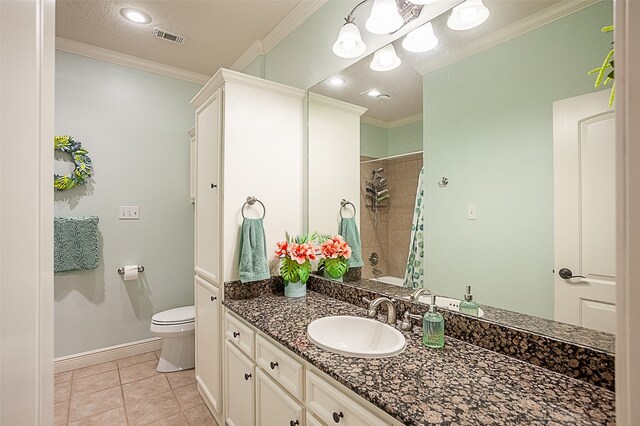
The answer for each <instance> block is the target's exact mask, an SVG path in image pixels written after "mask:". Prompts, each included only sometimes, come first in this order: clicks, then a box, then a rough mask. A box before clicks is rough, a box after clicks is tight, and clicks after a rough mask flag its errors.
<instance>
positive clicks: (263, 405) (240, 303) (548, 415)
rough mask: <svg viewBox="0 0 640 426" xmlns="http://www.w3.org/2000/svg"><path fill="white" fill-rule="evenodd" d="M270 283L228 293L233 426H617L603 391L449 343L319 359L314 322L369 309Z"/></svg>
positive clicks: (413, 336)
mask: <svg viewBox="0 0 640 426" xmlns="http://www.w3.org/2000/svg"><path fill="white" fill-rule="evenodd" d="M312 280H315V281H316V282H322V281H326V280H323V279H321V278H315V277H314V278H312ZM274 281H275V283H266V284H264V285H263V286H262V289H263V292H261V293H256V290H255V289H253V290H252V291H254V293H253V294H247V288H246V287H247V286H243V285H242V284H240V283H239V282H237V283H227V284H226V285H225V288H226V292H227V295H228V298H227V299H226V300H225V301H224V302H223V304H224V310H225V325H224V327H225V343H224V344H225V359H226V360H225V362H226V363H227V365H228V368H226V369H225V372H226V373H225V395H226V396H227V400H228V401H229V402H228V403H227V404H228V405H227V406H226V407H227V409H226V417H225V421H227V424H234V425H240V424H242V425H254V424H256V425H261V424H262V425H264V424H292V425H294V424H295V425H302V424H307V425H315V424H326V425H330V424H340V423H344V424H349V425H352V424H362V425H383V424H384V425H397V424H408V425H421V424H448V423H455V424H468V425H475V424H496V425H514V424H540V423H553V424H567V425H574V424H583V425H588V424H593V425H601V424H608V423H614V422H615V406H614V402H615V394H614V393H613V392H611V391H609V390H606V389H605V388H603V387H598V386H594V385H592V384H589V383H586V382H585V381H581V380H576V379H572V378H569V377H567V376H565V375H562V374H558V373H555V372H552V371H549V370H547V369H543V368H540V367H537V366H534V365H532V364H529V363H526V362H521V361H519V360H516V359H514V358H512V357H509V356H506V355H503V354H499V353H496V352H493V351H490V350H486V349H483V348H480V347H478V346H474V345H471V344H469V343H467V342H465V341H462V340H458V339H455V338H452V337H450V336H447V337H446V344H445V347H444V348H442V349H439V350H433V349H428V348H425V347H424V346H422V342H421V334H420V328H419V327H414V329H413V330H412V331H403V332H402V333H403V334H404V336H405V339H406V343H407V344H406V348H405V350H404V351H403V352H402V353H400V354H398V355H396V356H393V357H388V358H373V359H365V358H356V357H346V356H343V355H338V354H335V353H332V352H329V351H326V350H324V349H320V348H318V347H316V346H315V345H314V344H313V343H311V342H310V341H309V339H308V338H307V331H306V329H307V326H308V324H309V323H310V322H311V321H313V320H315V319H318V318H322V317H326V316H331V315H350V316H357V317H366V314H367V311H366V309H364V308H362V307H360V306H356V305H354V304H351V303H348V302H345V301H343V300H338V299H336V298H334V297H330V296H328V295H326V294H322V293H321V292H315V291H308V293H307V296H306V297H304V298H300V299H291V298H286V297H284V296H283V295H282V293H281V284H278V280H277V279H274ZM279 286H280V287H279ZM316 288H317V287H316ZM334 296H335V295H334ZM353 296H355V295H353ZM379 319H380V320H383V318H382V315H381V316H380V318H379ZM234 401H235V402H234ZM249 402H251V404H252V406H253V407H255V418H254V417H252V416H253V415H252V411H251V410H249V407H248V406H247V404H248V403H249ZM234 404H239V405H237V406H234ZM241 407H244V408H242V409H241ZM341 414H342V415H341ZM235 416H237V417H235ZM303 418H306V423H305V421H304V420H303ZM296 422H297V423H296Z"/></svg>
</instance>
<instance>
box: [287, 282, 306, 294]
mask: <svg viewBox="0 0 640 426" xmlns="http://www.w3.org/2000/svg"><path fill="white" fill-rule="evenodd" d="M284 295H285V296H287V297H303V296H306V295H307V283H304V284H302V283H301V282H300V281H298V282H295V283H290V282H289V281H285V283H284Z"/></svg>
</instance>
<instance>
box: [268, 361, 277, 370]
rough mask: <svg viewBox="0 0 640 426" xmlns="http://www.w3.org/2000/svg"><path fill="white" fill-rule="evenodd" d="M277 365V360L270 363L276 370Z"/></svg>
mask: <svg viewBox="0 0 640 426" xmlns="http://www.w3.org/2000/svg"><path fill="white" fill-rule="evenodd" d="M277 366H278V362H277V361H276V362H270V363H269V367H271V369H272V370H275V369H276V367H277Z"/></svg>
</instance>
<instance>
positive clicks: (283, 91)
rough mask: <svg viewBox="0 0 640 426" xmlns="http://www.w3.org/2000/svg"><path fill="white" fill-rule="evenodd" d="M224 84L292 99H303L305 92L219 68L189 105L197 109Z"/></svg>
mask: <svg viewBox="0 0 640 426" xmlns="http://www.w3.org/2000/svg"><path fill="white" fill-rule="evenodd" d="M225 83H233V84H238V85H242V86H249V87H254V88H259V89H262V90H268V91H270V92H274V93H278V94H280V95H285V96H292V97H294V98H299V99H301V100H302V99H303V98H304V96H305V93H306V92H305V91H304V90H302V89H296V88H295V87H290V86H286V85H284V84H280V83H276V82H274V81H269V80H265V79H262V78H258V77H254V76H251V75H248V74H243V73H241V72H238V71H233V70H229V69H226V68H220V69H219V70H218V72H216V73H215V74H214V75H213V77H211V79H210V80H209V81H208V82H207V84H205V85H204V87H203V88H202V89H200V91H199V92H198V93H197V94H196V95H195V96H194V98H193V99H192V100H191V105H193V106H194V107H196V109H197V108H199V107H200V106H202V105H203V104H204V103H205V102H206V101H207V99H209V97H211V96H212V95H213V94H214V93H215V92H216V90H218V89H219V88H220V87H221V86H222V85H223V84H225Z"/></svg>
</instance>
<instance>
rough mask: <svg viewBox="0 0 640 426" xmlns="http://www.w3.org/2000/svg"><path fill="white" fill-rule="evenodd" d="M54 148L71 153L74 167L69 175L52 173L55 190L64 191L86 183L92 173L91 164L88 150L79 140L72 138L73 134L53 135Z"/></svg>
mask: <svg viewBox="0 0 640 426" xmlns="http://www.w3.org/2000/svg"><path fill="white" fill-rule="evenodd" d="M53 146H54V149H56V150H58V151H61V152H65V153H67V154H69V155H71V159H72V160H73V164H75V169H73V172H71V174H69V175H65V176H60V175H53V187H54V188H55V189H56V190H57V191H66V190H67V189H71V188H73V187H75V186H78V185H82V184H85V183H87V179H89V178H90V177H91V175H92V174H93V166H92V165H91V158H89V156H88V155H87V154H88V151H87V150H86V149H83V148H82V146H80V142H78V141H75V140H73V136H54V137H53Z"/></svg>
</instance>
